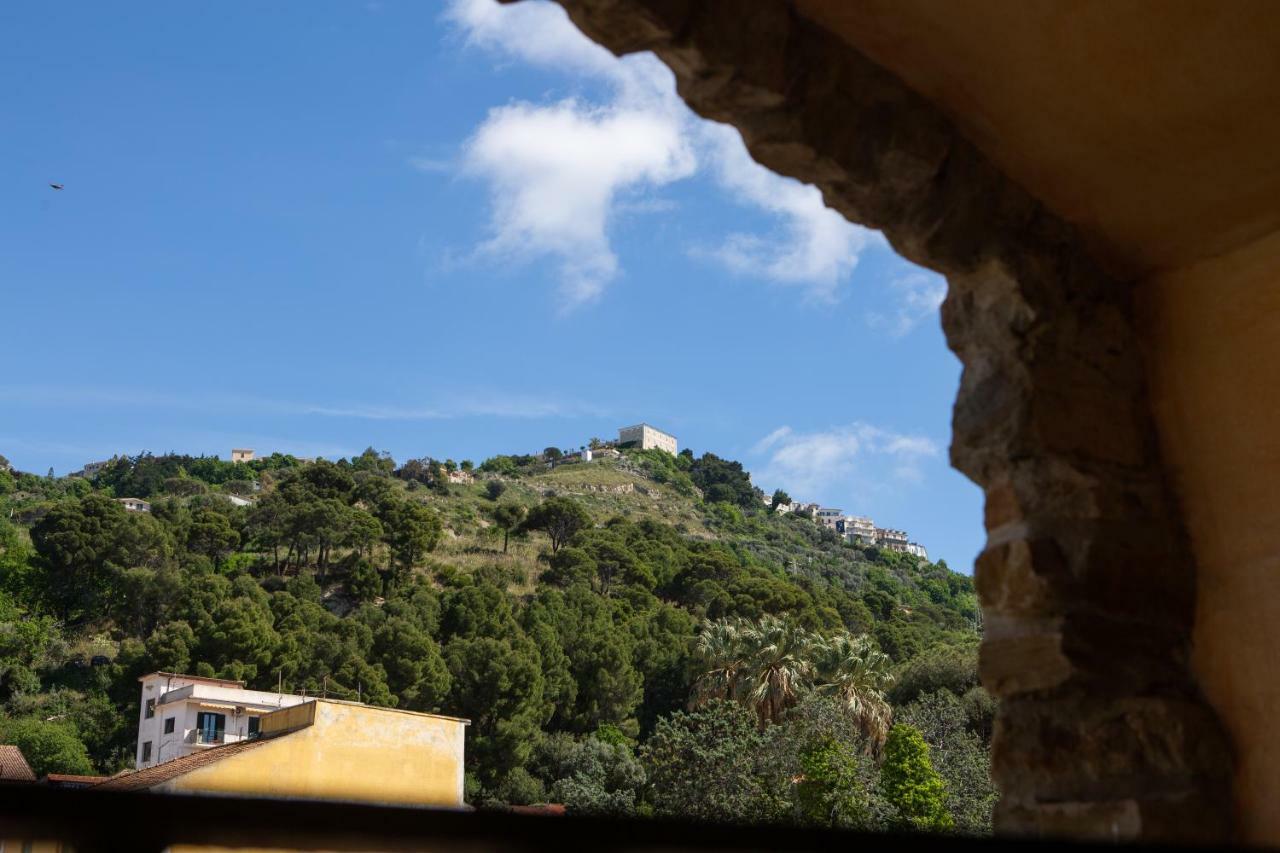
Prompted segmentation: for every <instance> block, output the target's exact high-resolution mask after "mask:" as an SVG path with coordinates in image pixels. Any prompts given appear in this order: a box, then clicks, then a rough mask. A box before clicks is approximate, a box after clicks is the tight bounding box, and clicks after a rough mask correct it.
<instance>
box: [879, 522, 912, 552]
mask: <svg viewBox="0 0 1280 853" xmlns="http://www.w3.org/2000/svg"><path fill="white" fill-rule="evenodd" d="M908 541H909V539H908V537H907V531H905V530H894V529H893V528H891V527H877V528H876V546H877V547H880V548H886V549H888V550H890V551H901V552H903V553H904V554H905V553H906V551H907V544H908Z"/></svg>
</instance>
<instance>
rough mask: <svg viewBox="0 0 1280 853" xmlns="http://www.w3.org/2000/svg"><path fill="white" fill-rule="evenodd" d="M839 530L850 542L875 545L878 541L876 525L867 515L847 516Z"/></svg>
mask: <svg viewBox="0 0 1280 853" xmlns="http://www.w3.org/2000/svg"><path fill="white" fill-rule="evenodd" d="M837 530H839V532H840V533H843V534H844V535H845V538H846V539H848V540H849V541H850V542H857V543H858V544H861V545H874V544H875V541H876V523H875V522H874V521H872V520H871V519H869V518H867V517H866V516H865V515H846V516H845V517H844V519H843V524H842V525H841V527H840V528H837Z"/></svg>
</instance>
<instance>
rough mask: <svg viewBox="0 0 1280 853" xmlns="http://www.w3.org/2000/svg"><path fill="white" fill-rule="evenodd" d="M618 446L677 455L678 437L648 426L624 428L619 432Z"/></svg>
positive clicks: (639, 425) (640, 425)
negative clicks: (662, 451)
mask: <svg viewBox="0 0 1280 853" xmlns="http://www.w3.org/2000/svg"><path fill="white" fill-rule="evenodd" d="M618 446H620V447H638V448H639V449H641V450H665V451H667V452H668V453H670V454H671V455H672V456H675V455H676V452H677V444H676V437H675V436H674V435H671V434H670V433H666V432H663V431H662V430H660V429H657V428H655V427H651V426H649V425H648V424H636V425H635V426H629V427H622V428H620V429H619V430H618Z"/></svg>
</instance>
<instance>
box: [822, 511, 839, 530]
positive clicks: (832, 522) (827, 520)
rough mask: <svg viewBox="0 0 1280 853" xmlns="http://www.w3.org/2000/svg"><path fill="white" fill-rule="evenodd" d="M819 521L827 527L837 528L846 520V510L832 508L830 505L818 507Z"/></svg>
mask: <svg viewBox="0 0 1280 853" xmlns="http://www.w3.org/2000/svg"><path fill="white" fill-rule="evenodd" d="M818 521H819V522H820V523H822V524H823V525H824V526H826V527H830V528H831V529H832V530H835V529H837V528H838V527H839V525H840V523H841V522H843V521H844V510H842V509H832V508H830V507H825V506H824V507H820V508H819V509H818Z"/></svg>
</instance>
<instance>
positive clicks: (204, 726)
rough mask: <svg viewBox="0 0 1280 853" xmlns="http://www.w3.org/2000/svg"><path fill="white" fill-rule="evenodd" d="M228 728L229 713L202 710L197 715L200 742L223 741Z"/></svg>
mask: <svg viewBox="0 0 1280 853" xmlns="http://www.w3.org/2000/svg"><path fill="white" fill-rule="evenodd" d="M226 730H227V715H226V714H215V713H213V712H212V711H201V712H200V713H199V714H197V715H196V731H197V732H198V735H197V736H198V737H199V739H200V740H199V742H200V743H222V738H223V735H224V734H225V733H226Z"/></svg>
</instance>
